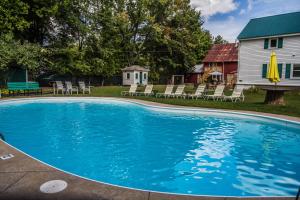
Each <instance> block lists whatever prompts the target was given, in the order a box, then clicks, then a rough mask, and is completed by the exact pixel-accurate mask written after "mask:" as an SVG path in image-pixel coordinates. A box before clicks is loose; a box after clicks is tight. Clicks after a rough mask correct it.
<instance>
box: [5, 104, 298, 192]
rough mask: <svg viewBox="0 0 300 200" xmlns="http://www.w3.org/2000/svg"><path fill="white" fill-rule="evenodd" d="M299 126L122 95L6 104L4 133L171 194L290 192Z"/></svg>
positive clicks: (43, 154) (50, 159) (33, 148)
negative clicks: (168, 105) (160, 105)
mask: <svg viewBox="0 0 300 200" xmlns="http://www.w3.org/2000/svg"><path fill="white" fill-rule="evenodd" d="M299 130H300V125H297V124H293V123H289V122H282V121H278V120H271V119H265V118H260V117H250V116H244V115H235V114H222V113H218V112H210V111H183V110H174V109H163V108H153V107H147V106H142V105H137V104H133V103H128V102H121V101H116V100H92V99H90V100H82V99H81V100H80V99H79V100H72V99H68V100H63V99H56V100H55V99H52V100H30V101H29V100H27V101H16V102H13V103H9V102H8V103H5V102H2V103H0V132H2V133H4V135H5V138H6V141H7V142H8V143H9V144H11V145H13V146H15V147H17V148H19V149H20V150H22V151H24V152H26V153H28V154H30V155H31V156H33V157H35V158H38V159H39V160H41V161H44V162H46V163H48V164H51V165H53V166H55V167H58V168H60V169H62V170H65V171H68V172H71V173H74V174H77V175H80V176H83V177H87V178H90V179H94V180H98V181H101V182H106V183H110V184H115V185H120V186H125V187H132V188H137V189H145V190H154V191H161V192H170V193H183V194H197V195H225V196H292V195H296V192H297V188H298V187H299V186H300V132H299Z"/></svg>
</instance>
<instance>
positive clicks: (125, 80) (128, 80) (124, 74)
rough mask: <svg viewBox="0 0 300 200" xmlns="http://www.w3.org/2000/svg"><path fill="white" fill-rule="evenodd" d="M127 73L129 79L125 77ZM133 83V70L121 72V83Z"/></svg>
mask: <svg viewBox="0 0 300 200" xmlns="http://www.w3.org/2000/svg"><path fill="white" fill-rule="evenodd" d="M127 73H129V74H130V79H127ZM131 84H134V72H123V85H131Z"/></svg>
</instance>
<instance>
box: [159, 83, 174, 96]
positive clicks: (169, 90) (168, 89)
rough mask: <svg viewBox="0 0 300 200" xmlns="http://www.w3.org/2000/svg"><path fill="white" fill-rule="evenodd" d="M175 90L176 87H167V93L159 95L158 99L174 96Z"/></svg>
mask: <svg viewBox="0 0 300 200" xmlns="http://www.w3.org/2000/svg"><path fill="white" fill-rule="evenodd" d="M173 88H174V85H167V87H166V90H165V92H164V93H157V94H156V97H162V96H163V97H165V98H167V97H170V96H171V95H172V92H173Z"/></svg>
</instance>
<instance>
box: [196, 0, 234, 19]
mask: <svg viewBox="0 0 300 200" xmlns="http://www.w3.org/2000/svg"><path fill="white" fill-rule="evenodd" d="M191 4H192V6H193V7H194V8H196V9H197V10H200V11H201V13H202V15H203V16H204V17H207V18H208V17H210V16H213V15H215V14H217V13H223V14H224V13H229V12H231V11H233V10H236V9H237V7H238V4H237V3H235V1H234V0H191Z"/></svg>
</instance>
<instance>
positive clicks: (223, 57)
mask: <svg viewBox="0 0 300 200" xmlns="http://www.w3.org/2000/svg"><path fill="white" fill-rule="evenodd" d="M237 61H238V48H237V45H236V44H235V43H229V44H214V45H213V47H212V48H211V49H210V50H209V51H208V53H207V55H206V57H205V58H204V60H203V63H205V62H206V63H208V62H237Z"/></svg>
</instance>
